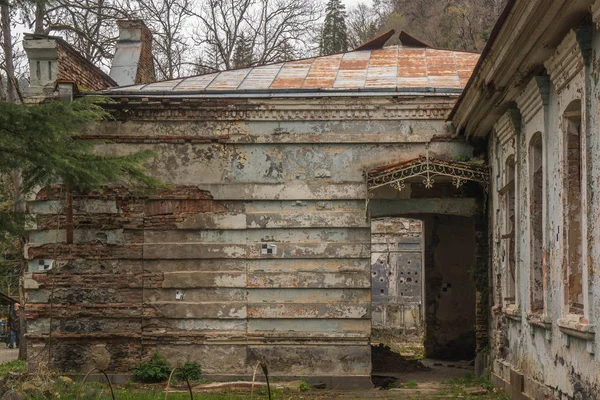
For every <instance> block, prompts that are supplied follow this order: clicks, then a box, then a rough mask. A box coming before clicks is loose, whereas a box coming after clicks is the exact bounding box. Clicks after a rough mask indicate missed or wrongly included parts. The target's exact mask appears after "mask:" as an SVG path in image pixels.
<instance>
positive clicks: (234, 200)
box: [26, 96, 472, 385]
mask: <svg viewBox="0 0 600 400" xmlns="http://www.w3.org/2000/svg"><path fill="white" fill-rule="evenodd" d="M116 100H117V103H116V104H115V105H114V106H113V107H114V112H115V117H116V118H117V121H114V122H107V123H104V124H102V125H101V126H98V127H95V128H93V129H90V132H89V136H90V137H92V138H101V139H111V140H112V141H113V143H111V144H106V145H103V146H100V147H99V148H98V151H101V152H105V153H107V154H124V153H129V152H133V151H137V150H143V149H152V150H154V151H155V152H156V154H157V158H156V160H155V161H153V162H151V163H150V164H149V165H148V166H149V168H150V170H151V171H152V174H153V175H154V176H156V177H158V178H160V179H162V180H163V181H164V182H165V183H167V184H169V185H170V188H169V189H168V190H165V191H163V192H162V193H160V194H155V195H152V196H136V195H134V194H131V193H128V192H123V193H121V192H119V193H109V192H106V193H104V192H103V193H99V194H97V195H96V196H87V197H83V198H76V201H75V207H74V208H75V210H74V214H75V225H76V229H75V234H74V237H75V243H74V244H65V243H64V242H65V237H66V235H65V233H64V231H63V230H62V228H61V227H62V226H64V222H63V220H64V217H63V211H64V202H63V200H62V198H64V196H62V195H57V196H56V197H52V198H50V197H48V195H46V194H44V193H40V194H38V198H37V199H35V200H34V201H31V202H30V203H29V212H30V213H32V214H33V215H34V216H35V218H36V225H34V226H32V229H33V230H32V232H31V234H30V243H29V245H28V248H27V251H26V255H27V258H28V259H29V262H30V268H31V269H30V273H29V274H28V275H27V279H26V285H27V299H28V300H27V304H26V315H27V319H28V322H29V333H28V337H29V341H28V346H29V348H28V350H29V355H30V359H29V360H30V365H31V366H32V367H34V366H35V365H34V364H35V360H36V359H39V357H42V359H43V358H44V357H45V355H46V352H47V351H48V349H50V351H52V356H51V359H52V361H53V364H54V365H55V366H57V367H58V368H61V369H64V370H73V369H76V370H81V371H84V370H85V369H87V368H89V367H91V366H95V365H98V366H100V367H102V368H106V369H107V370H109V371H113V372H123V373H127V372H129V371H130V370H131V368H132V367H133V365H135V364H136V363H137V362H139V360H140V359H141V358H142V357H145V356H148V355H149V354H150V353H151V352H152V351H154V350H159V351H160V353H161V354H163V355H164V356H166V357H167V358H168V359H169V360H170V361H171V362H172V363H173V364H176V363H178V362H184V361H197V362H199V363H200V364H201V366H202V369H203V371H204V372H205V373H206V374H209V375H213V376H221V377H227V378H228V379H231V378H233V377H236V376H242V375H243V376H246V375H248V374H250V373H251V371H252V368H253V367H254V365H255V364H256V361H257V360H262V361H264V362H266V363H267V365H268V366H269V371H270V373H271V374H272V375H276V376H280V377H284V378H285V377H298V376H307V377H313V378H314V379H316V378H318V377H320V378H319V379H323V380H327V379H330V378H333V377H337V378H340V377H341V378H344V377H345V378H348V380H347V382H349V383H350V384H351V385H361V384H364V383H365V382H368V376H369V374H370V371H371V361H370V346H369V337H370V331H371V319H370V318H371V314H370V310H371V306H370V302H371V293H370V288H371V279H370V270H371V265H370V264H371V263H370V244H371V231H370V221H368V219H367V213H366V209H365V207H366V201H365V200H366V198H367V193H366V184H365V180H364V175H363V172H364V170H366V169H370V168H372V167H375V166H381V165H387V164H391V163H395V162H398V161H399V160H407V159H412V158H416V157H418V156H419V155H421V154H425V153H426V152H427V151H428V152H429V154H430V155H431V156H432V157H437V158H442V159H454V158H455V157H456V156H458V155H464V154H471V151H472V149H471V148H470V147H469V146H467V145H465V144H464V143H462V142H460V141H457V140H455V139H453V138H452V137H451V136H450V135H449V134H448V133H447V132H446V126H445V123H444V119H445V117H446V115H447V113H448V112H449V109H450V107H451V106H452V104H453V103H454V101H455V100H456V99H455V98H448V97H439V98H436V97H418V96H417V97H405V98H402V97H401V98H399V99H390V98H381V97H380V98H377V97H374V98H366V97H363V98H354V99H344V98H341V99H340V98H325V99H299V98H295V99H271V100H260V101H259V100H247V99H237V100H224V99H220V100H210V99H204V100H201V99H196V100H182V99H153V98H144V97H136V98H128V99H116ZM427 146H429V148H428V150H427V149H426V147H427ZM61 196H62V197H61ZM40 261H41V263H40ZM52 262H53V266H52V269H51V270H45V271H40V270H39V268H42V269H44V266H45V265H50V264H52ZM40 266H41V267H40ZM50 325H51V326H52V339H51V341H50V345H49V343H48V342H49V337H48V336H49V335H48V334H49V332H50ZM361 378H362V380H361Z"/></svg>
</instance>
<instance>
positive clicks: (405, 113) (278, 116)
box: [109, 103, 453, 121]
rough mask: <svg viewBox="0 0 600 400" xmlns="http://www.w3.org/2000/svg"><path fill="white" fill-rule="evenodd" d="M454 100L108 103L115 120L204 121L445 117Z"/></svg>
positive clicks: (438, 118) (436, 118)
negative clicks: (225, 104) (429, 102)
mask: <svg viewBox="0 0 600 400" xmlns="http://www.w3.org/2000/svg"><path fill="white" fill-rule="evenodd" d="M452 106H453V103H447V104H432V105H424V104H405V105H393V106H390V105H360V106H355V105H335V106H328V107H323V106H321V105H314V106H307V105H299V106H297V107H289V106H276V105H272V106H257V105H246V106H240V107H235V106H234V107H226V108H221V107H210V106H208V107H207V106H204V107H202V106H199V107H193V106H190V105H187V106H184V107H164V105H162V104H161V105H154V106H153V105H151V104H150V105H143V104H132V103H129V104H127V105H118V104H117V105H112V106H109V108H111V109H112V110H113V112H114V115H115V117H116V119H117V120H179V121H181V120H186V121H189V120H204V121H207V120H208V121H240V120H245V121H252V120H254V121H293V120H296V121H319V120H324V121H328V120H332V121H335V120H412V119H418V120H446V119H447V118H448V115H449V114H450V111H451V110H452Z"/></svg>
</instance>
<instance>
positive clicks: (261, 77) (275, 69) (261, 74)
mask: <svg viewBox="0 0 600 400" xmlns="http://www.w3.org/2000/svg"><path fill="white" fill-rule="evenodd" d="M282 67H283V64H273V65H265V66H264V67H262V68H253V69H252V71H250V73H249V74H248V75H247V76H246V79H244V81H243V82H242V84H241V85H240V86H239V88H238V89H241V90H260V89H264V88H266V87H269V86H271V84H272V83H273V80H274V79H275V77H276V76H277V74H278V73H279V71H280V70H281V68H282Z"/></svg>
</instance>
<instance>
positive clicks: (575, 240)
mask: <svg viewBox="0 0 600 400" xmlns="http://www.w3.org/2000/svg"><path fill="white" fill-rule="evenodd" d="M563 117H564V119H563V120H564V130H565V144H566V156H565V171H566V176H565V191H566V197H565V199H566V204H565V208H566V212H565V228H566V229H565V230H564V232H565V236H566V237H565V244H566V249H565V250H566V251H565V256H566V260H565V263H564V265H565V271H564V273H565V274H566V276H565V279H564V281H565V283H566V285H567V288H568V290H566V295H567V299H566V300H567V305H568V308H569V312H570V313H576V314H581V313H583V284H582V283H583V282H582V261H583V260H582V254H581V252H582V234H581V227H582V222H583V215H582V206H581V200H582V199H581V189H582V166H581V161H582V158H581V101H579V100H577V101H574V102H572V103H571V104H570V105H569V107H567V109H566V111H565V113H564V115H563Z"/></svg>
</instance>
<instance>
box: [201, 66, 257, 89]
mask: <svg viewBox="0 0 600 400" xmlns="http://www.w3.org/2000/svg"><path fill="white" fill-rule="evenodd" d="M250 71H251V69H250V68H245V69H236V70H233V71H224V72H221V73H220V74H219V76H217V77H216V78H215V80H214V81H212V82H211V83H210V84H209V85H208V87H207V88H206V89H207V90H236V89H238V87H239V86H240V85H241V84H242V82H243V81H244V78H246V76H247V75H248V74H249V73H250Z"/></svg>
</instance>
